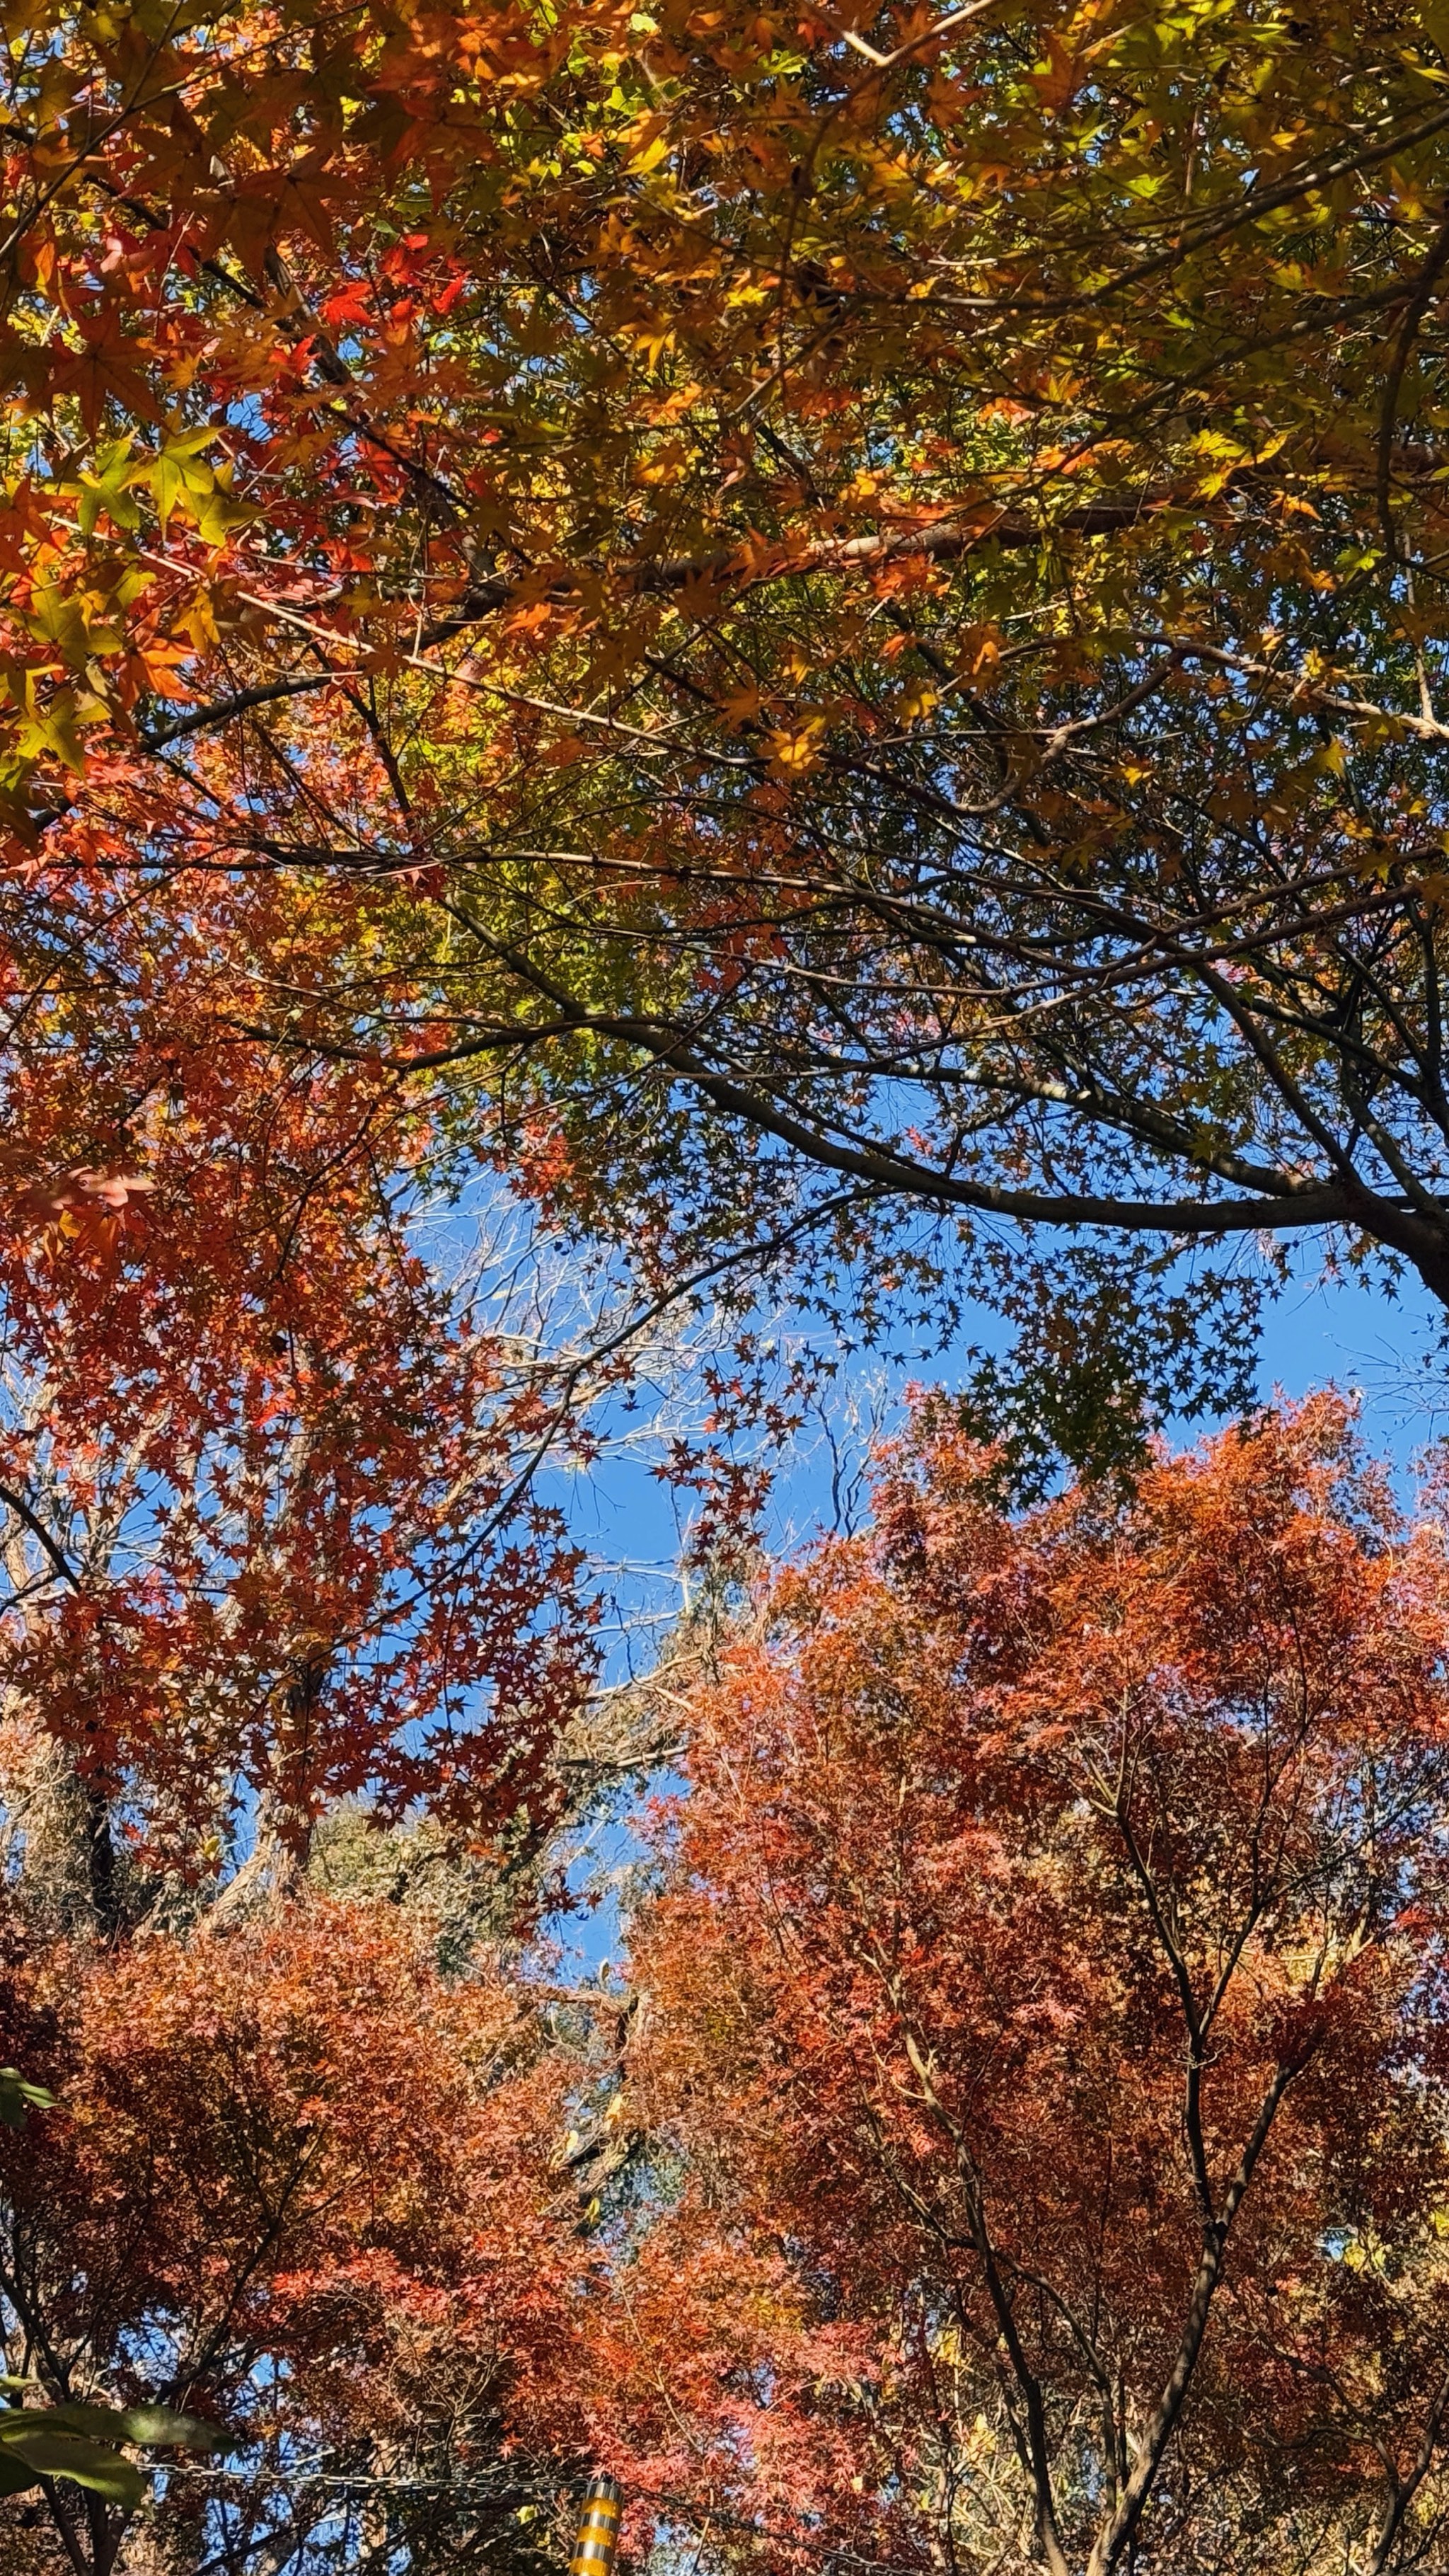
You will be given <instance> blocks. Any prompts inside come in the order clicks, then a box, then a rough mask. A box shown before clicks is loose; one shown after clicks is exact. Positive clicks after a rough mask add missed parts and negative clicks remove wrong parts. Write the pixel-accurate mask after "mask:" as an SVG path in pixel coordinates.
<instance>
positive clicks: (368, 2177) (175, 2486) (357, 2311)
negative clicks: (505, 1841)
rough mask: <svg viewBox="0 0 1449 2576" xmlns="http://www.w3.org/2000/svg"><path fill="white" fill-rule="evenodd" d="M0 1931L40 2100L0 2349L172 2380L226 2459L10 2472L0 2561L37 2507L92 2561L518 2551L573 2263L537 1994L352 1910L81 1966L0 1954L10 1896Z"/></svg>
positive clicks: (548, 2515) (97, 2378) (571, 2225)
mask: <svg viewBox="0 0 1449 2576" xmlns="http://www.w3.org/2000/svg"><path fill="white" fill-rule="evenodd" d="M8 1949H9V1957H8V1960H7V1973H6V1979H5V1986H4V2000H3V2009H4V2015H5V2019H4V2024H3V2029H4V2053H5V2054H6V2055H7V2056H14V2057H17V2058H20V2059H22V2060H23V2062H24V2063H26V2064H27V2065H28V2066H30V2067H33V2068H36V2069H38V2070H40V2071H41V2072H42V2073H43V2075H44V2076H45V2077H46V2078H47V2079H48V2080H49V2082H50V2084H51V2087H52V2089H53V2090H54V2091H55V2092H56V2094H57V2095H58V2096H59V2097H60V2102H61V2106H62V2107H60V2108H58V2109H57V2110H55V2111H53V2112H49V2113H45V2114H32V2116H31V2119H30V2122H29V2124H28V2127H27V2129H26V2130H25V2132H24V2133H23V2134H17V2135H16V2136H14V2137H8V2136H7V2139H6V2141H5V2143H4V2146H3V2149H0V2172H3V2199H4V2203H5V2204H6V2211H5V2229H4V2245H3V2256H0V2261H3V2273H4V2296H5V2300H6V2303H7V2306H8V2308H9V2309H10V2310H11V2311H12V2312H13V2316H14V2319H15V2322H16V2327H17V2333H16V2337H15V2349H14V2360H13V2363H12V2367H16V2366H18V2367H21V2368H23V2369H27V2370H29V2371H31V2372H34V2373H37V2374H39V2375H40V2376H41V2379H42V2381H43V2383H44V2384H45V2385H46V2386H47V2387H48V2388H49V2390H50V2392H51V2393H52V2394H56V2393H64V2394H65V2395H66V2396H70V2397H80V2398H89V2397H96V2396H104V2397H106V2398H109V2399H111V2400H113V2401H114V2400H117V2399H119V2400H120V2401H122V2402H131V2403H134V2402H136V2401H137V2400H139V2399H145V2400H154V2399H157V2398H160V2397H163V2396H164V2397H165V2398H166V2399H167V2400H168V2401H169V2402H171V2403H172V2404H177V2403H180V2404H184V2405H185V2406H186V2407H187V2408H188V2409H189V2410H190V2411H191V2412H192V2413H195V2414H199V2415H202V2416H204V2417H209V2418H211V2419H212V2420H214V2421H216V2422H218V2423H219V2424H222V2425H224V2426H225V2427H226V2429H227V2431H228V2434H229V2436H230V2444H231V2457H230V2458H229V2460H228V2461H226V2462H225V2463H222V2464H220V2465H219V2466H218V2465H215V2464H213V2465H211V2466H208V2467H206V2468H201V2467H199V2466H198V2465H196V2464H194V2463H185V2462H182V2463H179V2464H178V2463H176V2462H174V2461H173V2462H171V2463H170V2464H169V2465H168V2466H167V2468H165V2469H164V2470H163V2472H162V2473H161V2474H160V2475H159V2476H158V2478H157V2480H156V2482H155V2492H154V2494H153V2497H152V2499H151V2501H150V2502H149V2503H148V2504H147V2505H146V2506H144V2507H143V2508H142V2510H141V2513H140V2515H139V2517H137V2516H133V2515H130V2514H122V2513H117V2512H115V2511H112V2510H109V2509H108V2508H106V2507H104V2506H103V2505H101V2504H100V2503H98V2501H97V2500H96V2499H95V2498H91V2497H86V2496H83V2495H81V2494H80V2493H79V2492H78V2490H77V2489H75V2488H74V2487H73V2486H67V2485H66V2484H65V2483H64V2482H61V2483H60V2485H59V2487H58V2488H57V2489H55V2490H54V2492H55V2493H57V2494H58V2496H59V2498H60V2503H59V2506H58V2508H56V2509H55V2511H54V2520H52V2497H51V2496H49V2495H48V2496H47V2497H45V2498H37V2497H34V2496H32V2497H30V2498H28V2499H27V2498H26V2497H24V2496H21V2497H17V2498H14V2499H10V2500H8V2501H7V2502H5V2503H4V2504H0V2533H3V2540H0V2548H3V2551H4V2556H5V2564H6V2566H7V2568H14V2569H15V2570H16V2571H17V2576H19V2571H20V2570H22V2569H23V2570H25V2571H26V2576H30V2571H31V2570H32V2569H34V2570H36V2571H40V2570H42V2569H43V2570H45V2571H47V2576H49V2571H51V2570H52V2569H54V2568H56V2567H59V2566H61V2565H63V2564H64V2563H65V2559H64V2557H63V2556H62V2554H61V2541H62V2539H63V2538H64V2536H65V2535H64V2531H63V2530H60V2529H58V2527H57V2526H60V2525H64V2524H66V2523H67V2521H68V2522H69V2526H70V2531H71V2536H72V2541H73V2543H74V2546H75V2547H76V2548H78V2549H79V2550H80V2551H81V2553H82V2558H83V2563H84V2565H85V2566H86V2567H87V2569H88V2570H91V2571H93V2576H110V2569H111V2568H112V2566H113V2565H114V2566H116V2567H117V2568H120V2569H125V2570H132V2569H144V2570H146V2571H151V2570H165V2571H168V2576H169V2571H172V2570H175V2571H177V2576H180V2571H181V2570H183V2569H186V2568H188V2567H194V2566H195V2564H196V2563H197V2560H198V2556H205V2555H207V2554H208V2553H210V2552H212V2551H218V2550H219V2551H220V2552H221V2553H222V2556H223V2559H224V2561H225V2563H228V2564H234V2565H236V2566H238V2567H242V2568H246V2569H247V2570H249V2571H250V2570H252V2569H258V2568H260V2569H265V2568H268V2567H270V2566H272V2565H273V2564H274V2563H275V2556H274V2553H275V2551H276V2550H277V2548H278V2546H279V2544H280V2542H281V2540H282V2538H283V2536H284V2535H285V2536H286V2537H287V2539H288V2542H289V2545H290V2546H293V2547H294V2548H295V2549H296V2550H297V2551H298V2552H299V2553H300V2557H301V2561H302V2563H303V2564H304V2565H306V2566H307V2567H308V2568H309V2570H321V2569H323V2568H327V2567H334V2568H340V2567H345V2566H348V2565H352V2564H356V2563H357V2561H358V2554H359V2552H360V2553H361V2556H362V2559H363V2561H364V2563H370V2561H369V2559H368V2553H369V2552H370V2551H376V2552H377V2553H378V2554H379V2559H378V2563H383V2561H384V2560H385V2556H386V2553H387V2552H388V2551H394V2552H397V2551H410V2552H412V2553H414V2557H413V2558H410V2559H409V2560H408V2561H407V2563H410V2564H411V2563H416V2560H417V2558H418V2557H419V2556H421V2557H422V2558H424V2559H426V2556H427V2553H428V2552H430V2551H431V2552H434V2553H445V2554H446V2558H447V2563H448V2564H450V2565H453V2566H468V2567H471V2566H476V2565H490V2566H492V2565H496V2564H498V2563H499V2561H500V2556H501V2557H502V2559H503V2561H504V2562H505V2563H507V2562H508V2560H509V2558H510V2555H511V2558H512V2560H513V2561H514V2562H515V2563H517V2564H518V2565H519V2566H522V2565H525V2564H526V2563H527V2562H528V2560H529V2557H530V2536H529V2530H528V2524H529V2520H530V2518H535V2517H536V2518H538V2519H539V2522H540V2529H541V2531H543V2532H545V2533H546V2532H547V2531H548V2530H549V2529H550V2528H551V2521H552V2514H553V2509H554V2505H555V2498H556V2492H557V2485H558V2481H559V2478H560V2477H561V2476H562V2477H564V2478H565V2479H566V2478H567V2476H568V2474H569V2471H570V2466H571V2459H572V2448H573V2442H574V2439H575V2438H576V2427H575V2423H574V2420H573V2418H572V2415H571V2413H570V2410H569V2407H568V2404H567V2402H566V2401H567V2398H568V2393H569V2383H570V2367H569V2363H570V2356H571V2354H572V2353H573V2352H574V2350H575V2348H576V2346H577V2343H578V2339H579V2331H580V2326H581V2323H582V2317H583V2313H584V2303H585V2301H586V2293H587V2288H588V2284H589V2280H590V2276H591V2274H592V2273H593V2272H594V2270H595V2269H596V2258H595V2255H594V2253H593V2250H592V2249H591V2247H590V2246H589V2245H588V2244H587V2242H586V2241H585V2240H584V2239H583V2238H582V2237H581V2235H580V2233H579V2231H578V2228H577V2223H576V2222H577V2195H576V2192H575V2190H574V2188H573V2185H572V2182H571V2180H570V2177H569V2175H568V2174H567V2173H566V2172H565V2171H563V2170H562V2169H561V2161H560V2154H559V2150H560V2146H561V2143H562V2115H563V2104H564V2098H565V2093H566V2086H567V2077H568V2073H569V2068H570V2057H569V2052H568V2050H567V2048H565V2047H562V2046H559V2045H557V2044H555V2045H553V2046H550V2044H549V2031H548V2025H547V2007H546V2004H545V2003H544V2001H543V1999H542V1998H541V1997H539V1996H538V1995H536V1994H533V1995H531V1994H530V1993H529V1991H528V1990H526V1989H525V1988H523V1987H521V1986H520V1985H519V1984H518V1983H517V1982H514V1981H511V1980H510V1979H508V1978H507V1977H506V1976H504V1975H502V1974H501V1973H500V1972H499V1968H498V1966H497V1963H496V1962H493V1963H490V1961H489V1960H488V1958H487V1957H486V1956H485V1957H483V1958H481V1959H480V1960H479V1961H478V1962H477V1963H476V1964H475V1967H474V1970H473V1973H472V1974H471V1975H470V1976H469V1977H468V1978H467V1980H466V1981H463V1982H459V1981H457V1980H456V1979H455V1980H452V1981H445V1980H444V1979H443V1978H442V1977H440V1975H439V1974H438V1971H437V1969H436V1967H435V1966H434V1965H433V1964H432V1962H431V1961H430V1959H429V1957H428V1955H427V1951H426V1948H425V1947H424V1946H420V1944H419V1942H418V1940H417V1938H416V1926H415V1924H413V1923H411V1922H409V1921H408V1920H407V1919H406V1918H399V1917H398V1915H397V1914H396V1913H395V1911H392V1910H391V1909H388V1908H386V1907H382V1906H369V1905H365V1904H352V1905H348V1904H343V1903H331V1904H329V1903H326V1902H324V1901H321V1900H315V1901H313V1902H311V1903H309V1904H307V1905H305V1906H301V1907H297V1908H293V1909H292V1910H291V1911H289V1912H287V1913H285V1914H284V1915H282V1916H281V1917H280V1918H279V1919H277V1920H276V1921H274V1922H273V1923H271V1924H270V1925H268V1926H266V1927H256V1926H254V1927H253V1928H252V1930H251V1931H250V1932H249V1933H248V1934H247V1936H246V1937H245V1938H242V1939H228V1938H226V1937H224V1936H220V1935H217V1936H213V1937H211V1938H209V1939H202V1940H199V1941H197V1942H196V1943H195V1944H194V1945H192V1946H190V1947H188V1946H186V1945H185V1944H184V1943H179V1942H176V1941H174V1940H167V1939H164V1938H153V1939H151V1940H148V1941H144V1942H140V1943H137V1944H135V1945H134V1946H132V1947H130V1948H128V1949H123V1950H121V1951H120V1952H118V1953H116V1954H114V1955H112V1956H110V1957H107V1956H105V1955H104V1954H99V1955H93V1956H92V1957H91V1958H89V1959H88V1960H84V1961H83V1962H82V1961H81V1960H78V1957H77V1953H76V1951H75V1950H74V1948H73V1947H71V1946H70V1945H69V1944H67V1945H65V1946H63V1947H61V1948H59V1949H51V1950H48V1951H47V1950H44V1949H42V1950H40V1951H39V1952H36V1951H35V1950H34V1949H31V1950H30V1951H29V1954H28V1955H17V1950H16V1927H15V1926H14V1924H13V1923H12V1924H11V1926H10V1927H9V1935H8ZM68 2545H69V2544H68Z"/></svg>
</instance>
